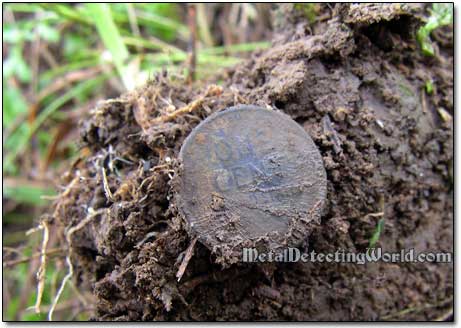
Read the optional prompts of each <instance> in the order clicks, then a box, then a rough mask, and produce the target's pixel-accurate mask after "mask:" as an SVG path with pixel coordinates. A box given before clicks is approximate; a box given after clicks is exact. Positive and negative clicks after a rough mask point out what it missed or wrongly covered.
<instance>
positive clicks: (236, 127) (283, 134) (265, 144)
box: [177, 105, 327, 262]
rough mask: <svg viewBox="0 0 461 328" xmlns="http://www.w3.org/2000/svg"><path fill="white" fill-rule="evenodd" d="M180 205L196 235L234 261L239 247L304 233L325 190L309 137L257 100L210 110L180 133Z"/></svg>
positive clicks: (270, 245) (293, 241) (266, 245)
mask: <svg viewBox="0 0 461 328" xmlns="http://www.w3.org/2000/svg"><path fill="white" fill-rule="evenodd" d="M179 159H180V162H181V163H182V169H181V173H180V184H179V185H180V187H179V191H178V202H177V203H178V208H179V210H180V213H181V214H182V216H183V217H184V219H185V220H186V222H187V225H188V229H189V231H190V233H191V234H193V235H194V237H197V238H198V240H199V241H201V242H202V243H203V244H205V245H206V246H207V247H208V248H209V249H211V250H212V251H213V252H215V253H218V254H219V255H221V256H227V257H229V258H231V260H230V261H231V262H235V261H237V260H238V259H236V257H238V256H239V255H241V252H242V248H243V247H248V246H255V247H256V246H257V247H259V248H261V247H262V248H263V249H266V250H273V249H278V248H280V247H286V246H294V245H297V244H299V243H300V242H302V241H305V240H306V238H307V237H308V236H309V234H310V230H312V227H313V226H314V225H315V224H318V222H319V218H320V215H321V211H322V209H323V207H324V203H325V198H326V191H327V188H326V172H325V169H324V166H323V160H322V156H321V155H320V153H319V151H318V149H317V147H316V145H315V144H314V142H313V141H312V139H311V137H310V136H309V135H308V134H307V133H306V131H304V129H303V128H302V127H301V126H300V125H299V124H298V123H296V122H295V121H293V120H292V119H291V118H290V117H289V116H287V115H286V114H283V113H281V112H278V111H275V110H270V109H265V108H260V107H256V106H248V105H241V106H236V107H231V108H229V109H226V110H224V111H221V112H218V113H216V114H213V115H211V116H210V117H208V118H207V119H205V120H204V121H203V122H202V123H200V124H199V125H198V126H197V127H196V128H195V129H194V130H193V131H192V132H191V133H190V135H189V136H188V137H187V139H186V140H185V142H184V144H183V146H182V148H181V151H180V155H179Z"/></svg>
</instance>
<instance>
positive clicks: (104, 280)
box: [52, 4, 453, 320]
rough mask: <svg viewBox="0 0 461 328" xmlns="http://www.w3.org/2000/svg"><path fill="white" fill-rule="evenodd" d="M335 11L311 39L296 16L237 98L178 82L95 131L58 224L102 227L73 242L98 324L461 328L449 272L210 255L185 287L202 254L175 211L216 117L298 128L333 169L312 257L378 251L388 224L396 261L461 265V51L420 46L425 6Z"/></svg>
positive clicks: (94, 125)
mask: <svg viewBox="0 0 461 328" xmlns="http://www.w3.org/2000/svg"><path fill="white" fill-rule="evenodd" d="M321 12H322V13H323V14H322V17H324V19H322V20H319V21H318V22H316V23H315V24H313V25H312V24H309V23H308V22H307V20H306V18H305V17H304V16H303V15H302V14H300V13H299V8H296V7H295V6H291V5H285V6H282V8H281V9H279V11H277V12H276V14H275V18H274V22H275V31H276V35H275V37H274V45H273V47H272V48H270V49H269V50H266V51H264V52H260V53H256V54H254V56H253V57H252V58H251V59H250V60H248V61H247V62H246V63H244V64H242V65H239V66H237V67H235V69H233V70H231V71H228V72H227V73H225V75H224V76H220V77H218V78H224V81H225V82H224V83H223V85H222V86H217V85H213V84H211V83H210V84H206V85H205V84H194V85H188V84H187V83H185V81H183V80H181V79H180V78H178V77H175V76H169V75H168V74H167V73H165V74H162V75H159V76H157V77H155V78H154V79H153V80H152V81H151V82H149V83H148V84H147V85H146V86H145V87H144V88H141V89H139V90H137V91H135V92H133V93H130V94H126V95H124V96H122V97H121V98H119V99H114V100H109V101H106V102H103V103H101V104H100V105H99V106H97V108H95V109H94V110H92V112H91V113H90V115H89V116H88V118H87V119H86V120H85V121H83V122H82V126H81V144H82V147H83V148H84V150H86V154H87V155H86V156H82V158H81V159H80V160H79V161H77V162H76V163H75V164H74V165H73V167H72V168H71V170H70V171H69V174H68V175H67V176H65V177H64V178H63V180H64V183H66V182H67V183H68V184H70V186H71V187H69V188H68V190H67V191H66V192H64V193H63V196H62V197H61V198H60V199H58V200H57V202H56V205H55V209H54V210H55V211H54V214H53V215H52V217H53V219H54V222H55V224H57V225H60V226H61V227H62V228H63V231H64V228H67V229H68V228H69V227H71V226H75V225H77V224H78V223H79V222H81V221H82V220H84V219H85V218H88V216H89V214H91V213H94V212H93V211H95V212H96V213H97V214H96V215H93V216H92V217H91V219H89V220H88V223H87V224H85V226H84V227H83V228H82V229H80V230H78V231H76V232H75V233H74V234H73V235H72V243H71V259H72V263H73V266H74V275H73V279H74V280H75V281H76V282H77V284H79V285H80V286H81V288H88V289H91V290H93V293H94V295H95V297H96V307H97V310H96V312H95V313H94V319H96V320H435V319H442V320H446V319H450V318H452V317H453V315H452V310H453V267H452V264H446V263H445V264H443V263H438V264H437V263H405V264H403V263H374V264H365V265H357V264H331V263H328V264H327V263H324V264H321V263H315V264H313V263H277V264H252V265H249V264H247V265H244V264H242V263H237V264H233V265H231V266H229V267H227V268H223V267H222V266H221V265H220V264H218V263H219V262H220V261H219V254H218V255H217V254H213V253H212V252H211V251H210V250H208V248H206V247H205V246H203V245H202V244H201V243H200V242H197V243H196V245H195V246H194V248H193V255H192V256H191V258H190V261H189V263H188V265H187V267H186V269H185V271H184V275H183V276H182V278H181V280H180V282H178V281H177V277H176V274H177V272H178V269H179V267H180V265H181V263H182V262H183V259H184V257H185V256H187V254H186V253H187V252H186V250H187V249H188V246H189V245H190V243H191V242H192V238H191V236H189V234H188V233H187V229H186V226H185V223H184V220H183V218H181V216H180V214H179V213H178V209H177V206H176V203H175V201H174V199H175V190H176V189H175V188H176V187H177V184H178V181H179V177H178V172H179V170H178V169H179V166H180V163H179V162H178V155H179V150H180V148H181V145H182V143H183V141H184V139H185V138H186V137H187V136H188V134H189V133H190V132H191V131H192V129H193V128H194V127H195V126H197V125H198V124H199V123H200V122H201V121H202V120H203V119H204V118H206V117H208V116H209V115H210V114H212V113H214V112H217V111H219V110H222V109H224V108H226V107H229V106H235V105H239V104H253V105H259V106H262V107H271V108H273V109H278V110H281V111H283V112H285V113H286V114H288V115H290V116H291V117H292V118H293V119H295V120H296V121H297V122H298V123H299V124H300V125H301V126H302V127H304V129H305V130H306V132H307V133H308V134H309V135H310V136H311V138H312V139H313V141H314V142H315V144H316V146H317V147H318V149H319V150H320V153H321V155H322V157H323V162H324V166H325V169H326V172H327V179H328V182H327V204H326V209H325V213H324V215H323V216H322V217H321V223H320V224H319V225H318V226H317V227H316V230H315V231H313V232H312V233H311V237H310V238H309V240H308V241H306V243H305V244H304V245H303V248H302V249H301V250H304V251H312V250H314V251H316V252H334V251H336V250H338V249H344V250H346V251H365V250H366V248H367V247H368V245H369V240H370V237H371V236H372V234H373V232H374V230H375V227H376V226H377V223H378V221H379V220H380V219H384V231H383V233H382V234H381V236H380V239H379V241H378V246H381V247H382V248H383V250H385V251H399V250H400V249H402V248H415V250H416V251H417V252H421V251H443V252H452V251H453V248H452V247H453V173H452V172H453V168H452V167H453V123H452V120H451V116H452V115H453V40H452V39H451V40H450V39H449V40H447V39H446V38H442V37H441V36H440V34H438V35H437V37H436V38H434V39H435V40H437V44H438V49H439V54H438V56H436V57H435V58H425V57H423V56H422V54H421V53H420V51H419V49H418V46H417V44H416V41H415V40H414V35H415V28H416V27H417V26H418V25H419V24H420V23H421V22H420V17H421V16H422V15H423V8H422V7H418V6H416V7H415V6H411V7H410V6H405V5H397V4H392V5H370V4H368V5H336V6H335V7H334V8H330V7H322V9H321ZM284 17H290V19H289V21H287V20H286V19H284ZM218 78H217V80H218ZM428 80H432V81H433V84H434V86H435V92H434V93H433V94H431V95H427V94H425V91H424V85H425V83H426V81H428ZM441 109H443V111H442V110H441ZM440 113H445V114H446V115H441V114H440ZM72 181H73V182H74V183H72V184H71V182H72ZM63 240H64V237H63Z"/></svg>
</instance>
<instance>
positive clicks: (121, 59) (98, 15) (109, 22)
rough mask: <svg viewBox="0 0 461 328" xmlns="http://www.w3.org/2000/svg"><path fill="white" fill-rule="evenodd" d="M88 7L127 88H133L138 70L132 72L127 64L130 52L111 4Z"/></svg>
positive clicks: (90, 5)
mask: <svg viewBox="0 0 461 328" xmlns="http://www.w3.org/2000/svg"><path fill="white" fill-rule="evenodd" d="M87 8H88V10H89V11H90V13H91V15H92V16H93V22H94V25H95V26H96V29H97V30H98V33H99V36H100V37H101V39H102V42H103V43H104V46H105V47H106V48H107V50H109V52H110V54H111V56H112V60H113V62H114V64H115V67H116V68H117V71H118V74H119V75H120V78H121V79H122V81H123V84H124V86H125V88H126V89H127V90H133V89H134V87H135V85H134V75H135V73H136V72H130V69H129V66H128V65H126V62H127V61H128V59H129V56H130V53H129V52H128V49H127V48H126V46H125V43H124V42H123V39H122V37H121V35H120V32H119V30H118V29H117V26H116V25H115V23H114V19H113V17H112V12H111V9H110V7H109V5H108V4H106V3H89V4H87Z"/></svg>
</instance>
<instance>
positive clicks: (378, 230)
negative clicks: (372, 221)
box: [368, 219, 384, 248]
mask: <svg viewBox="0 0 461 328" xmlns="http://www.w3.org/2000/svg"><path fill="white" fill-rule="evenodd" d="M383 230H384V219H379V221H378V224H377V225H376V227H375V230H374V231H373V234H372V235H371V238H370V244H369V246H368V248H374V247H375V246H376V243H377V242H378V240H379V237H380V236H381V233H382V232H383Z"/></svg>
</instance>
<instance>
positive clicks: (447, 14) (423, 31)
mask: <svg viewBox="0 0 461 328" xmlns="http://www.w3.org/2000/svg"><path fill="white" fill-rule="evenodd" d="M430 14H431V15H430V16H429V18H428V19H427V22H426V24H425V25H424V26H422V27H420V28H419V30H418V32H417V33H416V39H417V40H418V43H419V45H420V46H421V51H422V52H423V54H424V55H425V56H434V46H433V45H432V41H431V38H430V35H431V33H432V31H434V30H435V29H437V28H439V27H442V26H445V25H449V24H453V4H451V3H433V4H432V9H431V10H430Z"/></svg>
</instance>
